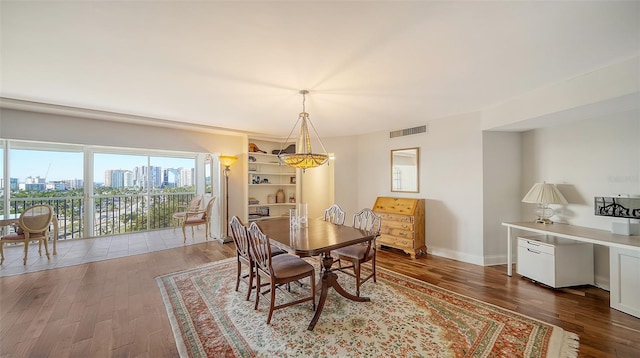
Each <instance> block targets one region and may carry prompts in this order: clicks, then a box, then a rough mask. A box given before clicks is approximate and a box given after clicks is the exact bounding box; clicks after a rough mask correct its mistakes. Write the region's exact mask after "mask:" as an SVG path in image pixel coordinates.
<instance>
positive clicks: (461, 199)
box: [325, 114, 483, 264]
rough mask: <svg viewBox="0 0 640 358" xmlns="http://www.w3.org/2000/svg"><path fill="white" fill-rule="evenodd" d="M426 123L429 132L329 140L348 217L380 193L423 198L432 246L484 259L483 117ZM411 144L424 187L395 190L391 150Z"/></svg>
mask: <svg viewBox="0 0 640 358" xmlns="http://www.w3.org/2000/svg"><path fill="white" fill-rule="evenodd" d="M428 124H429V133H428V134H418V135H412V136H405V137H398V138H389V133H388V132H378V133H373V134H367V135H362V136H358V137H357V138H355V139H356V140H355V141H354V138H353V137H343V138H331V139H330V140H326V141H325V144H326V145H327V150H329V151H331V152H335V155H336V168H335V198H336V202H337V203H338V204H340V205H341V206H343V209H344V210H345V211H346V212H347V216H348V217H350V216H351V215H352V214H353V213H354V212H356V211H358V210H360V209H362V208H364V207H368V208H371V207H372V206H373V204H374V202H375V199H376V197H378V196H395V197H407V198H424V199H426V208H425V209H426V213H425V217H426V220H425V231H426V234H425V240H426V244H427V247H428V251H429V252H430V253H433V254H436V255H439V256H445V257H451V258H455V259H458V260H463V261H467V262H472V263H477V264H482V263H483V258H482V256H483V253H482V251H483V231H482V224H483V223H482V132H481V130H480V116H479V114H467V115H460V116H454V117H448V118H442V119H438V120H435V121H431V122H429V123H428ZM354 142H356V143H357V145H354V144H353V143H354ZM410 147H420V192H419V193H396V192H391V173H390V168H391V164H390V158H391V154H390V151H391V149H399V148H410ZM354 197H356V198H357V199H356V200H357V201H356V203H355V205H354V202H353V201H354ZM347 221H349V220H347Z"/></svg>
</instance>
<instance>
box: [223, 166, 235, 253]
mask: <svg viewBox="0 0 640 358" xmlns="http://www.w3.org/2000/svg"><path fill="white" fill-rule="evenodd" d="M219 159H220V163H222V165H224V180H225V181H224V192H225V215H226V218H227V221H225V227H226V228H227V231H226V234H225V236H224V237H223V238H222V239H221V240H220V241H221V242H222V243H223V244H225V243H227V242H231V241H233V238H232V237H231V236H229V174H231V169H230V168H229V167H231V166H232V165H233V163H235V162H236V161H237V160H238V157H236V156H232V155H221V156H220V157H219Z"/></svg>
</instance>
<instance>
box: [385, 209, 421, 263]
mask: <svg viewBox="0 0 640 358" xmlns="http://www.w3.org/2000/svg"><path fill="white" fill-rule="evenodd" d="M373 211H374V212H375V213H376V214H378V215H379V216H380V217H381V218H382V225H381V226H380V237H378V239H377V241H376V242H377V244H378V245H384V246H389V247H393V248H396V249H400V250H402V251H404V252H406V253H408V254H409V255H411V258H412V259H415V258H416V255H419V254H421V253H426V252H427V247H426V246H425V243H424V199H409V198H391V197H382V196H380V197H378V198H377V199H376V202H375V204H374V205H373Z"/></svg>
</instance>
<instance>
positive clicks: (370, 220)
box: [331, 209, 382, 297]
mask: <svg viewBox="0 0 640 358" xmlns="http://www.w3.org/2000/svg"><path fill="white" fill-rule="evenodd" d="M381 222H382V220H381V218H380V216H378V215H377V214H376V213H374V212H373V211H372V210H371V209H362V210H360V212H358V213H356V214H354V215H353V227H354V228H356V229H361V230H367V231H370V232H373V233H374V234H375V235H374V237H373V239H372V240H370V241H368V242H365V243H362V244H355V245H351V246H347V247H343V248H339V249H336V250H333V251H331V253H332V255H335V256H337V257H338V258H337V261H338V267H337V268H336V270H337V271H341V272H343V273H345V274H347V275H349V276H352V277H355V278H356V296H358V297H360V286H361V285H362V284H363V283H365V282H366V281H368V280H369V279H370V278H373V282H376V251H377V250H376V238H377V237H378V235H379V234H380V225H381ZM342 260H345V261H349V262H350V263H351V264H350V265H348V266H342ZM369 261H371V274H369V276H367V277H365V278H362V277H361V267H362V264H364V263H365V262H369ZM351 269H353V273H352V272H350V270H351Z"/></svg>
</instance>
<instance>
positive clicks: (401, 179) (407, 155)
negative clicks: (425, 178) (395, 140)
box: [391, 148, 420, 193]
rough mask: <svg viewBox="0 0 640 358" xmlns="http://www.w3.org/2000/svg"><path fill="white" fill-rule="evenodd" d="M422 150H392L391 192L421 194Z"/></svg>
mask: <svg viewBox="0 0 640 358" xmlns="http://www.w3.org/2000/svg"><path fill="white" fill-rule="evenodd" d="M419 184H420V148H405V149H393V150H391V191H401V192H409V193H418V192H420V185H419Z"/></svg>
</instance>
